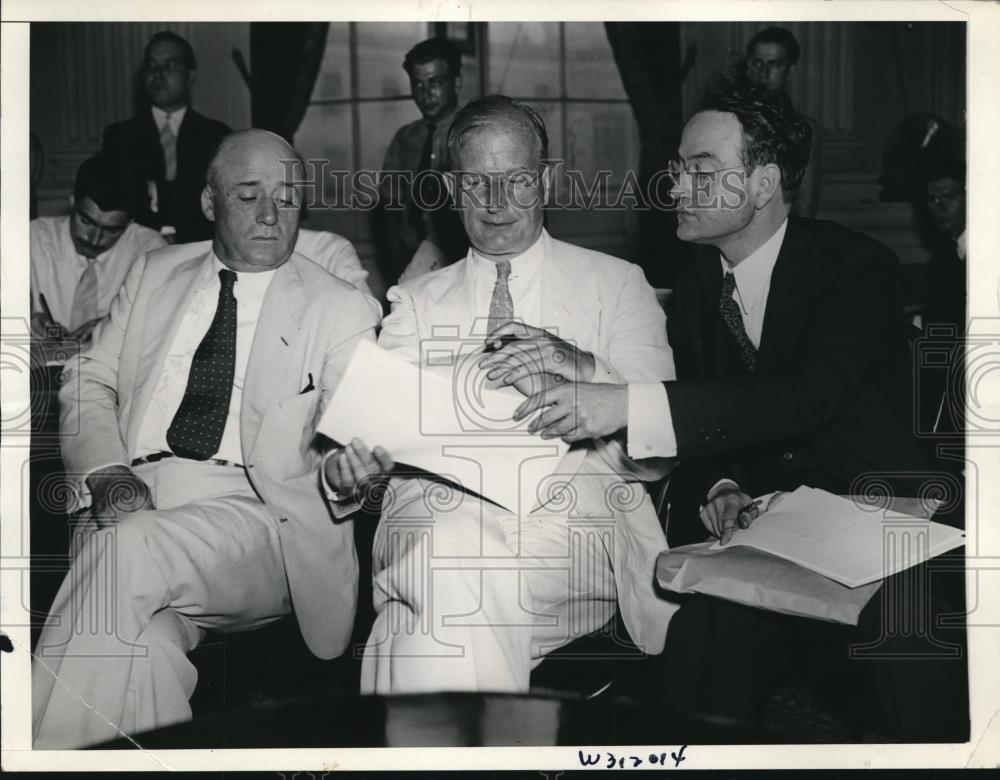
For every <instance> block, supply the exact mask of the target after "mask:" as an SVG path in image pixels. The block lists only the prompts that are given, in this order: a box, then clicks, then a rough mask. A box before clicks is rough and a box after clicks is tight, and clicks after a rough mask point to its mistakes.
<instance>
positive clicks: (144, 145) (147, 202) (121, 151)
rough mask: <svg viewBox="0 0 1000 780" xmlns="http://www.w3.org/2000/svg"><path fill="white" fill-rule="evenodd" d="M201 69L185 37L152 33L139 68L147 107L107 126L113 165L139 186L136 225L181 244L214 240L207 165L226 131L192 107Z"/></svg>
mask: <svg viewBox="0 0 1000 780" xmlns="http://www.w3.org/2000/svg"><path fill="white" fill-rule="evenodd" d="M197 68H198V64H197V62H196V61H195V58H194V49H192V48H191V44H190V43H188V42H187V41H186V40H185V39H184V38H182V37H181V36H179V35H177V34H176V33H173V32H170V31H163V32H159V33H157V34H156V35H154V36H153V37H152V38H151V39H150V41H149V43H148V44H146V54H145V58H144V59H143V62H142V86H143V88H144V96H145V98H146V101H147V102H148V106H146V107H145V108H144V109H143V110H142V111H141V112H140V113H139V114H138V115H136V116H134V117H132V118H131V119H126V120H124V121H122V122H116V123H115V124H113V125H109V126H108V127H106V128H105V129H104V142H103V144H102V147H101V148H102V151H103V152H104V154H105V155H107V156H108V157H109V159H110V160H111V161H112V162H111V164H112V165H113V166H114V167H116V168H117V169H118V170H119V171H122V172H123V173H126V172H127V173H129V174H130V175H132V176H134V177H135V178H136V179H137V181H139V182H141V184H142V188H143V192H142V193H140V195H141V197H140V198H139V200H138V203H137V204H136V206H135V209H134V213H133V217H134V218H135V220H136V222H138V223H140V224H142V225H146V226H147V227H151V228H153V229H154V230H158V231H160V232H161V233H163V235H164V236H166V237H167V238H168V239H169V240H171V241H176V242H186V241H201V240H203V239H208V238H212V235H213V231H212V225H211V223H210V222H209V221H208V220H207V219H205V216H204V214H202V212H201V192H202V190H203V189H204V187H205V171H206V170H208V161H209V160H211V159H212V155H213V154H214V153H215V150H216V148H217V147H218V145H219V142H220V141H221V140H222V139H223V138H224V137H225V135H226V134H227V133H229V127H228V126H227V125H225V124H223V123H222V122H218V121H216V120H214V119H208V118H207V117H204V116H202V115H201V114H199V113H198V112H197V111H195V110H194V109H193V108H191V89H192V87H193V86H194V81H195V72H196V70H197Z"/></svg>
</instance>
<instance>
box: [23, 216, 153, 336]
mask: <svg viewBox="0 0 1000 780" xmlns="http://www.w3.org/2000/svg"><path fill="white" fill-rule="evenodd" d="M70 219H71V218H70V217H68V216H67V217H39V218H38V219H33V220H31V222H30V224H29V227H28V234H29V244H28V246H29V249H28V256H29V258H30V259H31V313H32V314H34V313H36V312H42V311H44V307H43V306H42V303H41V296H42V295H44V296H45V302H46V303H47V304H48V307H49V311H51V312H52V318H53V319H54V320H55V321H56V322H58V323H60V324H61V325H64V326H65V327H67V328H69V329H70V330H73V329H75V328H77V327H79V326H80V325H82V324H83V323H80V322H70V317H71V316H72V313H73V298H74V297H75V295H76V287H77V284H78V283H79V281H80V277H81V276H83V272H84V271H86V270H87V265H88V264H89V263H90V262H95V263H97V266H96V270H97V313H98V315H99V316H102V317H103V316H104V315H105V314H107V313H108V310H109V309H110V308H111V301H112V299H113V298H114V297H115V295H116V294H117V293H118V290H119V289H121V286H122V284H123V283H124V281H125V276H126V274H127V273H128V269H129V268H130V267H131V266H132V261H134V260H135V259H136V258H137V257H138V256H139V255H141V254H143V253H144V252H150V251H152V250H153V249H159V248H160V247H161V246H166V242H164V240H163V239H162V238H161V237H160V234H159V233H157V232H156V231H155V230H150V229H149V228H146V227H143V226H142V225H137V224H135V223H134V222H132V223H130V224H129V226H128V227H126V228H125V231H124V232H123V233H122V235H121V237H120V238H119V239H118V240H117V241H116V242H115V243H114V245H113V246H112V247H111V249H109V250H108V251H106V252H103V253H102V254H100V255H98V256H97V257H96V258H95V259H94V260H93V261H91V260H89V259H88V258H86V257H84V256H83V255H80V254H78V253H77V251H76V247H75V246H74V245H73V237H72V236H71V235H70V232H69V228H70Z"/></svg>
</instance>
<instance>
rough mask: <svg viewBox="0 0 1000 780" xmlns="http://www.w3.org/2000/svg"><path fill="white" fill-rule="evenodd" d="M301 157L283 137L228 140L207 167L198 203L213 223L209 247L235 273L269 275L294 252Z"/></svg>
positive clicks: (243, 135) (247, 134)
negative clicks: (205, 181) (205, 182)
mask: <svg viewBox="0 0 1000 780" xmlns="http://www.w3.org/2000/svg"><path fill="white" fill-rule="evenodd" d="M301 164H302V158H301V157H300V156H299V154H298V153H297V152H296V151H295V150H294V149H293V148H292V147H291V146H290V145H289V144H288V142H287V141H285V139H283V138H282V137H281V136H278V135H275V134H274V133H270V132H268V131H266V130H242V131H240V132H238V133H232V134H231V135H228V136H226V137H225V138H224V139H223V141H222V143H221V144H220V145H219V148H218V150H217V151H216V153H215V156H214V157H213V158H212V161H211V162H210V163H209V166H208V175H207V184H206V186H205V190H204V192H203V193H202V198H201V203H202V210H203V211H204V213H205V216H206V217H207V218H208V219H209V220H211V221H212V222H214V223H215V238H214V240H213V242H212V249H213V250H214V252H215V255H216V257H218V258H219V260H220V261H222V263H223V264H225V265H227V266H228V267H229V268H231V269H233V270H234V271H238V272H256V271H269V270H272V269H274V268H277V267H278V266H280V265H282V264H283V263H285V262H286V261H287V260H288V258H289V257H290V256H291V254H292V249H293V248H294V246H295V239H296V237H297V236H298V230H299V203H300V199H299V191H298V190H299V188H298V186H296V179H297V178H299V177H301V172H302V168H301Z"/></svg>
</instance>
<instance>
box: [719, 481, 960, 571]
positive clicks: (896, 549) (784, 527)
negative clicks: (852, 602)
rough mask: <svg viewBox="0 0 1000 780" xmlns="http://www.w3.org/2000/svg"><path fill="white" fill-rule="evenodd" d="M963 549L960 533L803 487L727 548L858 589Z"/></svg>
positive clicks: (738, 532) (735, 537)
mask: <svg viewBox="0 0 1000 780" xmlns="http://www.w3.org/2000/svg"><path fill="white" fill-rule="evenodd" d="M963 544H965V536H964V533H963V532H962V531H960V530H958V529H956V528H951V527H950V526H946V525H943V524H941V523H935V522H932V521H930V520H927V519H924V518H919V517H914V516H912V515H907V514H903V513H899V512H893V511H892V510H883V509H881V508H879V507H875V506H865V505H862V504H860V503H858V502H856V501H854V500H852V499H848V498H842V497H841V496H835V495H833V494H832V493H827V492H826V491H824V490H817V489H816V488H810V487H806V486H802V487H800V488H798V489H796V490H795V491H794V492H792V493H789V494H787V495H785V496H784V497H783V498H782V500H781V501H780V502H779V503H778V504H777V505H776V506H774V507H773V508H771V509H769V510H768V511H766V512H764V513H763V514H761V515H760V517H758V518H757V519H756V520H755V521H754V523H753V525H751V526H750V528H747V529H737V530H736V532H735V533H734V534H733V538H732V541H730V542H729V544H728V545H727V547H734V546H746V547H753V548H755V549H758V550H762V551H764V552H768V553H771V554H772V555H777V556H780V557H781V558H784V559H786V560H789V561H792V562H793V563H797V564H799V565H800V566H804V567H805V568H807V569H811V570H812V571H815V572H818V573H819V574H822V575H824V576H825V577H829V578H830V579H832V580H836V581H837V582H840V583H843V584H844V585H847V586H848V587H851V588H854V587H858V586H861V585H864V584H866V583H869V582H875V581H876V580H880V579H883V578H885V577H889V576H891V575H893V574H896V573H898V572H901V571H904V570H905V569H908V568H910V567H911V566H916V565H917V564H919V563H922V562H923V561H926V560H928V559H930V558H933V557H934V556H936V555H940V554H941V553H944V552H948V551H949V550H953V549H955V548H956V547H961V546H962V545H963ZM716 547H718V545H716ZM713 549H714V548H713Z"/></svg>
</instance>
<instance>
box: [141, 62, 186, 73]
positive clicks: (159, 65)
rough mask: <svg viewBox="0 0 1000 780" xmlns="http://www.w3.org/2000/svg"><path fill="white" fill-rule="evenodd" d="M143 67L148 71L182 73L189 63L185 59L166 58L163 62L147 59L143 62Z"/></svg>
mask: <svg viewBox="0 0 1000 780" xmlns="http://www.w3.org/2000/svg"><path fill="white" fill-rule="evenodd" d="M142 67H143V70H145V71H146V73H180V72H181V71H183V70H185V69H186V68H187V65H186V64H185V63H184V61H183V60H164V61H163V62H154V61H153V60H146V61H145V62H143V63H142Z"/></svg>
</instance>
